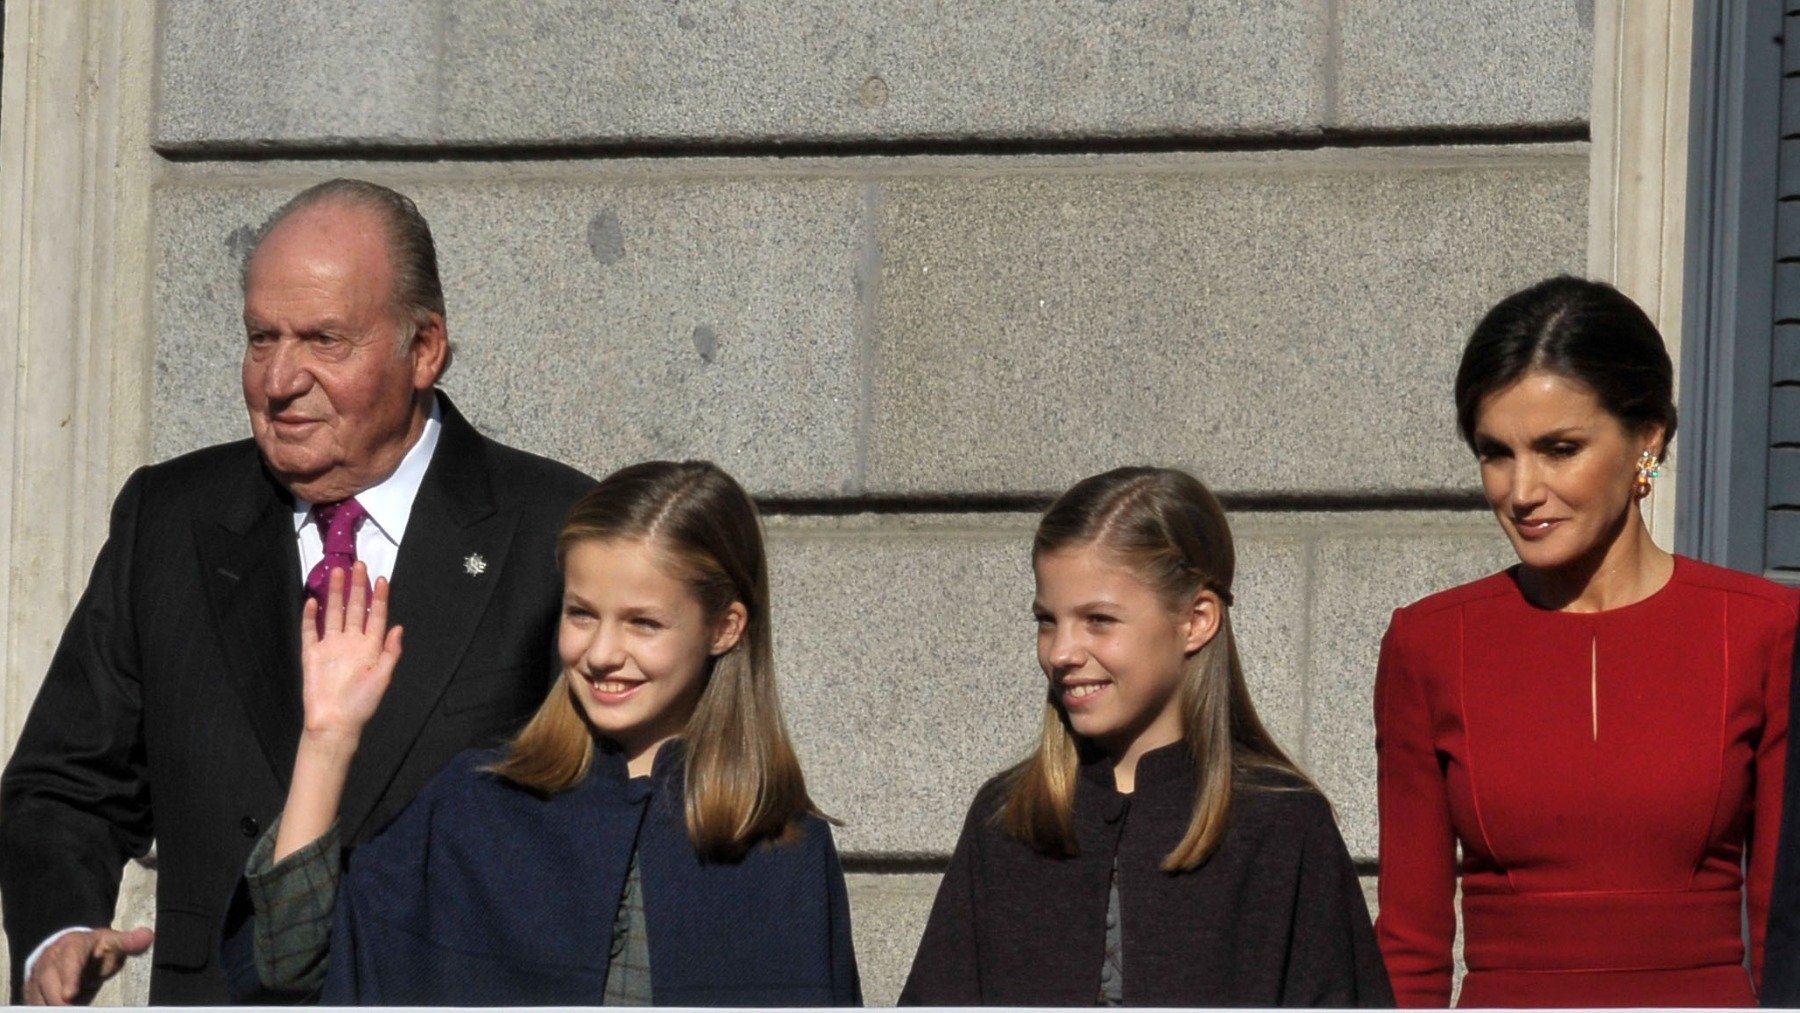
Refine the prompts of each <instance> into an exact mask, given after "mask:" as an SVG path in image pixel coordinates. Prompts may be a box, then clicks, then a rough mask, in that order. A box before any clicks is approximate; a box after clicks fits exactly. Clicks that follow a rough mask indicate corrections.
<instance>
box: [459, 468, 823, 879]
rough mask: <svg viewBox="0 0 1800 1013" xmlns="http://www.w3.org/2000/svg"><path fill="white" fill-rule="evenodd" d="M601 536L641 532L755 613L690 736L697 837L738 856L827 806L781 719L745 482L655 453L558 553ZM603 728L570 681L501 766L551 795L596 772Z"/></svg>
mask: <svg viewBox="0 0 1800 1013" xmlns="http://www.w3.org/2000/svg"><path fill="white" fill-rule="evenodd" d="M591 541H602V542H614V541H639V542H643V543H644V544H646V545H648V546H649V547H650V548H651V549H652V550H653V551H655V552H657V553H658V554H659V555H660V556H661V557H662V559H663V561H664V563H665V565H667V566H668V567H670V570H669V572H670V573H671V574H674V575H676V576H677V577H678V578H679V579H681V580H682V581H684V582H685V583H686V584H687V585H688V587H689V588H691V589H692V590H693V593H694V596H695V597H696V598H697V599H698V600H699V601H700V604H701V606H702V608H703V609H704V610H705V613H706V616H707V620H708V622H716V621H718V619H719V618H720V617H722V616H723V615H724V614H725V612H726V610H727V609H728V608H730V607H731V603H732V602H742V603H743V605H744V610H745V612H746V613H747V619H748V621H747V622H746V623H745V626H744V633H743V636H742V637H741V638H740V639H739V640H738V643H737V646H735V647H733V648H732V649H731V650H729V651H727V652H725V653H724V654H722V655H719V656H718V657H716V658H713V659H711V660H710V662H709V663H708V664H709V666H710V671H709V672H707V673H705V674H704V676H703V677H704V678H705V679H706V688H705V689H704V690H702V691H701V694H700V699H699V701H698V703H696V704H695V706H694V713H693V714H692V715H691V716H689V718H688V720H687V726H686V729H685V731H684V732H683V738H684V740H685V741H686V747H687V768H686V772H685V775H684V776H685V778H686V793H687V813H686V815H687V829H688V837H689V839H690V840H692V841H693V844H694V849H695V850H696V851H697V852H699V853H700V855H702V856H703V857H705V858H707V859H709V860H718V861H734V860H736V859H738V858H741V857H742V856H743V855H744V853H745V852H747V851H748V850H749V849H750V848H751V847H752V846H753V845H755V844H756V843H757V842H758V841H761V840H764V839H768V838H779V837H781V836H783V835H784V834H786V833H787V832H788V830H789V829H790V828H791V827H792V825H793V824H794V822H795V821H796V820H798V819H800V817H802V816H804V815H806V814H808V813H813V814H817V812H818V810H817V808H816V807H814V805H813V803H812V799H811V798H810V797H809V796H808V795H807V793H806V780H805V778H804V777H803V776H802V775H801V773H800V761H799V758H798V757H797V756H796V755H795V753H794V747H793V743H792V742H791V740H790V739H789V738H788V733H787V727H786V726H785V724H783V722H782V719H781V705H780V702H779V700H778V699H777V696H776V692H775V655H774V649H773V646H772V644H771V642H770V636H769V574H768V565H767V561H766V560H765V558H764V554H763V538H762V522H761V520H760V519H759V518H758V516H757V513H756V505H755V504H754V503H752V502H751V500H750V497H749V495H747V494H746V493H745V492H744V490H743V488H742V487H741V486H739V485H738V484H737V482H736V481H734V480H733V479H732V477H731V476H730V475H727V474H726V473H725V472H724V471H723V470H721V469H720V468H719V467H718V466H717V465H714V464H711V463H709V462H706V461H684V462H681V463H675V462H672V461H650V462H647V463H644V464H634V465H632V466H631V467H628V468H624V469H622V470H620V471H616V472H614V473H613V474H611V475H609V476H607V477H606V479H604V480H603V481H602V482H601V483H600V485H599V486H598V487H596V488H595V489H594V491H593V492H590V493H588V494H587V496H586V497H585V498H583V499H582V500H581V502H579V503H577V504H576V505H575V508H574V509H573V510H571V511H569V516H568V519H567V520H565V521H564V522H563V530H562V535H561V536H560V537H559V538H558V540H557V545H556V552H557V561H558V563H559V564H560V565H562V566H564V567H566V566H567V565H568V558H569V552H570V550H571V549H572V548H573V547H574V546H576V545H579V544H581V543H584V542H591ZM593 760H594V741H593V734H592V732H591V731H590V729H589V726H588V723H587V720H586V718H585V717H584V715H583V711H582V709H581V705H580V703H579V702H578V701H577V700H576V699H575V697H574V696H573V694H572V691H571V690H570V688H569V686H568V683H567V680H566V679H558V680H557V684H556V686H555V688H553V689H552V690H551V692H550V695H549V696H548V697H547V698H546V699H545V700H544V703H543V705H542V706H540V707H539V708H538V711H537V714H536V715H535V716H533V717H532V719H531V721H530V722H529V723H527V724H526V725H525V727H524V728H523V729H522V730H521V731H520V732H519V734H518V736H517V737H516V738H515V739H513V741H512V744H511V746H510V747H509V749H508V751H507V755H506V757H505V758H504V759H503V760H501V761H500V762H499V763H497V764H495V765H494V767H493V768H491V769H492V771H493V772H494V773H496V774H499V775H500V776H502V777H505V778H506V779H508V780H510V781H512V782H514V783H515V784H518V785H520V786H522V787H525V788H528V789H530V790H532V791H536V792H539V793H542V794H547V795H548V794H555V793H558V792H562V791H567V790H568V789H570V788H573V787H574V786H575V785H576V784H578V783H579V782H580V781H581V780H582V778H584V777H586V776H587V773H588V770H589V768H590V767H591V766H592V764H593Z"/></svg>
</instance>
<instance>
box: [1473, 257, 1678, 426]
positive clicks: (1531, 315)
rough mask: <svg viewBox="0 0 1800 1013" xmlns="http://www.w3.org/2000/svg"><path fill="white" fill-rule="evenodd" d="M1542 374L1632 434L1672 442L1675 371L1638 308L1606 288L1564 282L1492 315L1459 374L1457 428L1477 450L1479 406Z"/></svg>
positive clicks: (1531, 291)
mask: <svg viewBox="0 0 1800 1013" xmlns="http://www.w3.org/2000/svg"><path fill="white" fill-rule="evenodd" d="M1535 370H1543V371H1545V372H1549V373H1555V374H1556V375H1558V376H1562V377H1566V378H1568V379H1570V380H1575V381H1578V382H1580V383H1582V384H1585V385H1587V386H1588V387H1589V388H1590V389H1592V390H1593V392H1594V395H1595V397H1597V398H1599V400H1600V404H1601V406H1602V407H1604V408H1605V409H1606V410H1607V412H1608V413H1609V414H1611V415H1612V416H1613V417H1614V418H1616V419H1618V420H1619V422H1620V423H1621V424H1622V425H1624V427H1625V428H1626V429H1627V430H1629V431H1632V432H1639V431H1642V430H1644V429H1646V428H1649V427H1651V426H1661V427H1662V429H1663V444H1662V452H1663V453H1664V454H1665V455H1666V454H1667V453H1668V447H1669V441H1670V440H1672V439H1674V438H1675V421H1676V418H1675V367H1674V365H1673V364H1672V363H1671V362H1670V361H1669V351H1668V349H1667V348H1665V347H1663V339H1662V335H1661V334H1659V333H1657V330H1656V325H1655V324H1653V323H1651V322H1650V318H1649V317H1648V316H1645V315H1644V311H1643V310H1642V309H1639V308H1638V305H1637V303H1634V302H1632V301H1631V300H1630V299H1629V298H1627V297H1626V296H1625V295H1624V293H1622V292H1620V291H1619V290H1618V289H1616V288H1613V287H1612V286H1611V285H1608V284H1606V283H1604V282H1598V281H1586V280H1584V279H1581V278H1573V277H1570V276H1568V275H1560V276H1558V277H1555V278H1551V279H1549V280H1547V281H1541V282H1539V283H1537V284H1536V285H1533V286H1531V287H1530V288H1527V289H1524V290H1522V291H1519V292H1514V293H1513V294H1512V295H1509V296H1507V297H1506V298H1505V299H1502V300H1500V302H1499V304H1498V305H1496V306H1495V307H1494V308H1493V309H1491V310H1489V311H1488V312H1487V315H1486V316H1484V317H1482V318H1481V322H1480V323H1479V324H1476V325H1475V331H1474V333H1472V334H1470V335H1469V343H1468V344H1467V345H1465V346H1464V347H1463V354H1462V363H1461V365H1459V366H1458V367H1457V370H1456V427H1457V429H1458V430H1459V431H1460V432H1461V433H1462V438H1463V441H1464V442H1466V443H1468V445H1469V448H1470V449H1471V450H1473V449H1474V448H1475V425H1476V422H1477V421H1478V420H1477V418H1476V416H1477V415H1478V414H1479V413H1480V411H1481V402H1482V401H1483V400H1484V399H1485V398H1486V397H1487V396H1488V395H1489V394H1492V393H1494V392H1495V391H1498V390H1501V389H1503V388H1505V387H1507V386H1510V385H1511V384H1513V383H1514V382H1516V381H1517V380H1518V379H1519V378H1520V377H1522V376H1524V375H1525V374H1526V373H1529V372H1532V371H1535Z"/></svg>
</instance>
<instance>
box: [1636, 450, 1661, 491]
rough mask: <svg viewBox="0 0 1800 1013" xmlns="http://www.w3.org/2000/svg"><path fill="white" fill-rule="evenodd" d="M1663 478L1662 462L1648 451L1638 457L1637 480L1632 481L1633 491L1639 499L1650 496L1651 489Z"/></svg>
mask: <svg viewBox="0 0 1800 1013" xmlns="http://www.w3.org/2000/svg"><path fill="white" fill-rule="evenodd" d="M1661 477H1662V462H1660V461H1658V460H1657V459H1656V455H1655V454H1652V453H1651V452H1650V451H1648V450H1646V451H1644V452H1643V453H1641V454H1639V455H1638V459H1637V478H1635V479H1633V480H1632V483H1631V491H1632V494H1633V495H1635V496H1636V497H1637V498H1638V499H1643V498H1644V497H1645V496H1648V495H1650V487H1651V485H1652V484H1653V483H1655V481H1656V480H1657V479H1659V478H1661Z"/></svg>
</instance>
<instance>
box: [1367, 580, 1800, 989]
mask: <svg viewBox="0 0 1800 1013" xmlns="http://www.w3.org/2000/svg"><path fill="white" fill-rule="evenodd" d="M1797 603H1800V595H1797V594H1796V592H1794V591H1791V590H1789V589H1786V588H1783V587H1781V586H1780V585H1778V584H1774V583H1771V582H1769V581H1766V580H1761V579H1759V578H1756V577H1750V576H1746V575H1744V574H1741V573H1737V572H1735V571H1731V570H1724V569H1720V568H1718V567H1714V566H1708V565H1706V564H1704V563H1698V562H1695V561H1693V560H1691V559H1684V558H1681V557H1676V560H1675V572H1674V575H1673V576H1672V577H1671V578H1670V580H1669V583H1668V584H1667V585H1665V586H1664V587H1663V588H1662V589H1661V590H1659V591H1657V592H1656V593H1655V594H1653V595H1651V596H1650V597H1649V598H1646V599H1644V600H1643V601H1641V602H1637V603H1636V604H1632V605H1627V606H1625V607H1623V608H1617V609H1610V610H1608V611H1605V612H1598V613H1586V614H1583V613H1570V612H1554V611H1548V610H1545V609H1540V608H1537V607H1535V606H1533V605H1531V604H1530V603H1529V602H1528V601H1526V600H1525V597H1524V595H1523V594H1521V593H1520V591H1519V588H1518V585H1517V583H1516V582H1515V580H1514V577H1513V574H1512V572H1511V571H1508V572H1505V573H1499V574H1495V575H1494V576H1491V577H1488V578H1485V579H1483V580H1478V581H1476V582H1474V583H1472V584H1465V585H1463V586H1462V587H1458V588H1453V589H1451V590H1449V591H1445V592H1442V593H1440V594H1436V595H1433V596H1431V597H1429V598H1426V599H1424V600H1423V601H1420V602H1416V603H1414V604H1412V605H1409V606H1407V607H1406V608H1403V609H1400V610H1399V611H1397V612H1395V613H1394V619H1393V622H1392V623H1391V624H1390V625H1389V626H1388V632H1387V636H1386V638H1385V639H1384V640H1383V641H1382V645H1381V666H1380V670H1379V672H1378V673H1377V675H1376V680H1375V725H1376V751H1377V753H1378V755H1379V758H1380V770H1381V787H1380V799H1381V887H1380V890H1381V893H1380V897H1381V908H1380V917H1379V919H1378V920H1377V922H1376V934H1377V936H1378V937H1379V939H1380V942H1381V950H1382V955H1383V956H1384V957H1385V958H1386V959H1387V966H1388V974H1389V975H1390V977H1391V978H1392V979H1393V983H1394V993H1395V995H1396V997H1397V998H1398V999H1399V1001H1400V1005H1401V1006H1444V1005H1446V1004H1447V1003H1448V1002H1449V1000H1450V947H1451V940H1452V937H1453V936H1454V934H1455V929H1456V918H1455V913H1454V911H1453V910H1452V896H1453V894H1454V891H1455V889H1456V846H1457V845H1458V844H1459V843H1460V844H1461V845H1462V874H1463V879H1462V889H1463V899H1462V909H1463V935H1464V943H1463V954H1464V959H1465V961H1466V963H1467V965H1468V975H1467V977H1466V978H1465V979H1464V981H1463V990H1462V996H1461V999H1460V1002H1461V1004H1462V1005H1466V1006H1749V1005H1754V1004H1755V1001H1756V995H1755V991H1754V988H1753V986H1752V984H1751V980H1750V977H1749V975H1747V974H1746V973H1745V971H1744V967H1743V960H1744V944H1743V939H1742V932H1741V927H1740V926H1741V914H1740V910H1739V908H1740V903H1741V899H1740V898H1741V896H1742V891H1743V889H1744V876H1743V875H1742V874H1741V873H1740V861H1741V860H1742V858H1743V854H1744V850H1745V844H1746V842H1748V844H1749V853H1750V854H1749V882H1748V893H1749V923H1750V932H1751V954H1752V962H1753V965H1754V968H1755V971H1756V973H1757V974H1758V975H1760V974H1761V970H1762V939H1763V929H1764V926H1765V924H1766V922H1767V915H1768V907H1769V884H1770V880H1771V878H1772V876H1773V872H1774V859H1775V841H1776V835H1777V832H1778V830H1779V826H1778V824H1779V822H1780V815H1781V783H1782V761H1783V759H1784V754H1785V751H1786V741H1787V713H1788V681H1789V676H1790V669H1789V662H1790V657H1791V655H1792V652H1793V646H1794V622H1795V615H1796V605H1797Z"/></svg>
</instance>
